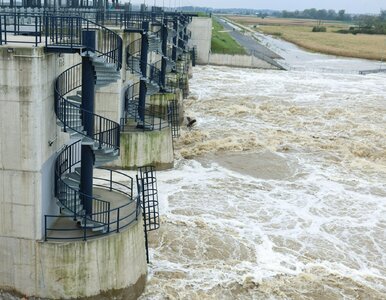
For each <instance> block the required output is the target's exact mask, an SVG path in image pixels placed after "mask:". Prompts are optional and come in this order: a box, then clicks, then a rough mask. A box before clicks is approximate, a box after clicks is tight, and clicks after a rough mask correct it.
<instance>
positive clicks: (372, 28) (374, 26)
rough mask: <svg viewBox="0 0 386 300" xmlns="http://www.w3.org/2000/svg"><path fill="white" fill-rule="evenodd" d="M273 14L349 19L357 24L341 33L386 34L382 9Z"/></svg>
mask: <svg viewBox="0 0 386 300" xmlns="http://www.w3.org/2000/svg"><path fill="white" fill-rule="evenodd" d="M266 16H267V15H266ZM272 16H275V17H280V18H298V19H316V20H332V21H347V22H351V23H352V24H355V26H352V27H350V29H348V30H340V31H339V32H340V33H353V34H357V33H367V34H386V10H381V12H380V13H379V14H378V15H365V14H360V15H352V14H347V13H346V11H345V10H344V9H341V10H338V11H335V10H333V9H328V10H327V9H316V8H310V9H305V10H303V11H299V10H295V11H286V10H283V11H281V12H273V13H272ZM264 17H265V16H264Z"/></svg>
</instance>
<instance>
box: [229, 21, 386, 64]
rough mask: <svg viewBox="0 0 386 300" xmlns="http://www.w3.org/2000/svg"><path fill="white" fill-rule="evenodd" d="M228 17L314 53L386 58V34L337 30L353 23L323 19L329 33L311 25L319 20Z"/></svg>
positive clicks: (373, 58)
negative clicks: (344, 32)
mask: <svg viewBox="0 0 386 300" xmlns="http://www.w3.org/2000/svg"><path fill="white" fill-rule="evenodd" d="M228 18H230V19H231V20H232V21H234V22H237V23H240V24H243V25H247V26H251V27H252V28H254V29H256V30H258V31H261V32H263V33H266V34H270V35H274V36H278V37H280V38H282V39H284V40H286V41H289V42H292V43H294V44H296V45H298V46H300V47H302V48H305V49H308V50H311V51H314V52H321V53H325V54H331V55H338V56H346V57H357V58H366V59H372V60H385V59H386V35H370V34H357V35H353V34H341V33H336V32H335V31H337V30H340V29H348V28H349V27H350V26H352V24H348V23H344V22H338V21H322V26H324V27H326V29H327V32H312V28H313V27H314V26H316V25H317V22H318V21H317V20H304V19H281V18H265V19H261V18H257V17H244V16H232V17H228ZM255 26H256V27H255Z"/></svg>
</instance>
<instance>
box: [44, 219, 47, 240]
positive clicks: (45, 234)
mask: <svg viewBox="0 0 386 300" xmlns="http://www.w3.org/2000/svg"><path fill="white" fill-rule="evenodd" d="M44 241H45V242H47V216H46V215H45V216H44Z"/></svg>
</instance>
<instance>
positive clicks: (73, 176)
mask: <svg viewBox="0 0 386 300" xmlns="http://www.w3.org/2000/svg"><path fill="white" fill-rule="evenodd" d="M66 177H67V178H68V179H70V180H73V181H75V182H80V175H79V174H77V173H75V172H73V173H68V174H66Z"/></svg>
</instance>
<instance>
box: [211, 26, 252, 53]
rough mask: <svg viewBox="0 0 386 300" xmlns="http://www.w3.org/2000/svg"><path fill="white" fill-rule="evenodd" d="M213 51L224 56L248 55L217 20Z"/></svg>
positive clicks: (214, 27) (214, 30)
mask: <svg viewBox="0 0 386 300" xmlns="http://www.w3.org/2000/svg"><path fill="white" fill-rule="evenodd" d="M211 51H212V53H222V54H246V52H245V50H244V48H243V47H241V46H240V45H239V44H238V43H237V42H236V41H235V40H234V39H233V38H232V37H231V36H230V35H229V33H228V32H226V31H225V29H224V27H223V26H222V25H221V24H220V23H219V22H217V20H215V19H213V29H212V44H211Z"/></svg>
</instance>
